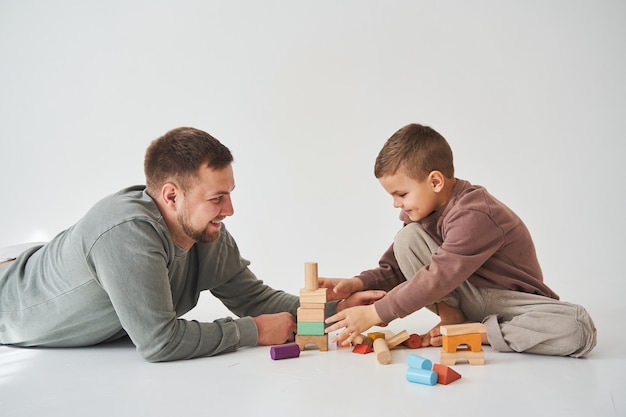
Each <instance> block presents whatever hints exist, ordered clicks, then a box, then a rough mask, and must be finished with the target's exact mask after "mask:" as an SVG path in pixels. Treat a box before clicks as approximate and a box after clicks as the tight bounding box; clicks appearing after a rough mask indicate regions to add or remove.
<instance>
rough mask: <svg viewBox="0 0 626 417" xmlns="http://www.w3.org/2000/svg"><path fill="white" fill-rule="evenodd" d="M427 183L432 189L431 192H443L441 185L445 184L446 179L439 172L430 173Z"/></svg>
mask: <svg viewBox="0 0 626 417" xmlns="http://www.w3.org/2000/svg"><path fill="white" fill-rule="evenodd" d="M428 182H429V183H430V186H431V187H432V189H433V191H434V192H436V193H438V192H439V191H441V190H443V185H444V184H445V182H446V177H445V176H444V175H443V174H442V173H441V172H440V171H432V172H431V173H430V174H428Z"/></svg>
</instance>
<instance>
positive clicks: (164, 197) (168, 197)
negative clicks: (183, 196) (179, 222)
mask: <svg viewBox="0 0 626 417" xmlns="http://www.w3.org/2000/svg"><path fill="white" fill-rule="evenodd" d="M179 192H180V190H179V189H178V187H177V186H176V184H174V183H171V182H168V183H165V184H164V185H163V187H161V201H162V202H163V204H164V205H165V206H166V207H168V208H169V209H171V210H173V211H176V202H177V200H178V193H179Z"/></svg>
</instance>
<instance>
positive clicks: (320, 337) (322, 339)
mask: <svg viewBox="0 0 626 417" xmlns="http://www.w3.org/2000/svg"><path fill="white" fill-rule="evenodd" d="M325 307H326V288H319V286H318V280H317V263H314V262H307V263H305V264H304V288H302V289H301V290H300V307H299V308H298V313H297V315H298V316H297V321H298V333H297V334H296V343H297V344H298V346H299V347H300V350H301V351H302V350H304V348H305V347H306V345H307V344H309V343H312V344H314V345H317V348H318V349H319V350H321V351H327V350H328V334H326V333H325V332H324V328H325V325H324V311H325V310H324V309H325Z"/></svg>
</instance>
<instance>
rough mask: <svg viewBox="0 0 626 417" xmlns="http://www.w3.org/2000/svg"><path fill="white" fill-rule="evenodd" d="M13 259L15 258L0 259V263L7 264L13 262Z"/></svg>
mask: <svg viewBox="0 0 626 417" xmlns="http://www.w3.org/2000/svg"><path fill="white" fill-rule="evenodd" d="M14 260H15V258H13V259H5V260H4V261H0V265H2V264H8V263H9V262H13V261H14Z"/></svg>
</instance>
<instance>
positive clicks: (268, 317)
mask: <svg viewBox="0 0 626 417" xmlns="http://www.w3.org/2000/svg"><path fill="white" fill-rule="evenodd" d="M252 319H253V320H254V323H255V324H256V327H257V330H258V332H259V336H258V341H257V344H258V345H265V346H269V345H282V344H283V343H287V342H293V341H294V340H295V335H296V333H297V331H298V326H297V325H296V319H295V318H294V317H293V315H291V313H287V312H283V313H276V314H261V315H260V316H256V317H253V318H252Z"/></svg>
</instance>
